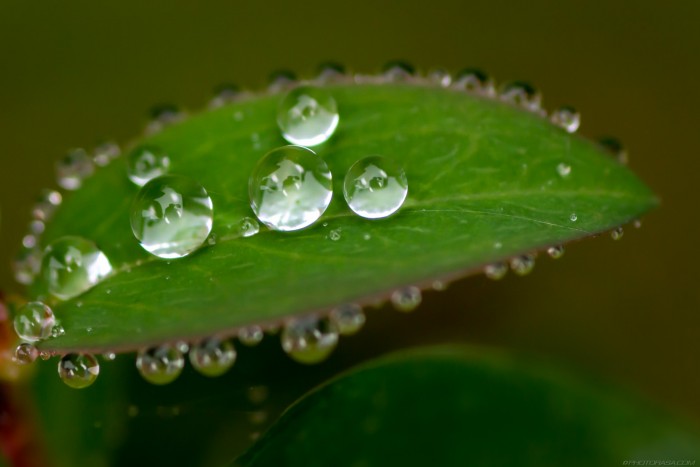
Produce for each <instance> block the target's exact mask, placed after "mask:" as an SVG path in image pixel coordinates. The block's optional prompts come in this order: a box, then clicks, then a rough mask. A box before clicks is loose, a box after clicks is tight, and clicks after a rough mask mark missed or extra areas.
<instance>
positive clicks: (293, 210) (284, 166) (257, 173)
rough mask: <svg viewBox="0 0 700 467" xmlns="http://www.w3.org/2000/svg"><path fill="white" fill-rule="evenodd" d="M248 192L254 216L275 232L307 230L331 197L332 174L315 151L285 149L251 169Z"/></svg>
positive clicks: (324, 208)
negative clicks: (305, 228)
mask: <svg viewBox="0 0 700 467" xmlns="http://www.w3.org/2000/svg"><path fill="white" fill-rule="evenodd" d="M248 191H249V194H250V205H251V207H252V208H253V212H254V213H255V215H256V216H257V217H258V219H260V221H262V223H263V224H265V225H267V226H268V227H270V228H271V229H274V230H282V231H290V230H299V229H303V228H304V227H307V226H309V225H311V224H313V223H314V222H316V220H318V218H319V217H321V214H323V212H324V211H325V210H326V208H327V207H328V204H329V203H330V202H331V197H332V195H333V183H332V176H331V171H330V170H329V169H328V165H327V164H326V162H325V161H324V160H323V159H321V158H320V157H319V156H317V155H316V153H315V152H313V151H312V150H310V149H308V148H304V147H301V146H284V147H281V148H277V149H274V150H273V151H271V152H269V153H267V154H266V155H265V156H264V157H263V158H262V159H260V161H259V162H258V164H257V165H256V166H255V169H253V173H252V175H251V176H250V181H249V186H248Z"/></svg>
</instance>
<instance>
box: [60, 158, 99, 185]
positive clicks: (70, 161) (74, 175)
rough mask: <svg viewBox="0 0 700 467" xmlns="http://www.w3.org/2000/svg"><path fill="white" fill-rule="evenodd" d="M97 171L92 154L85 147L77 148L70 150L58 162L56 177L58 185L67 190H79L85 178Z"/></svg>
mask: <svg viewBox="0 0 700 467" xmlns="http://www.w3.org/2000/svg"><path fill="white" fill-rule="evenodd" d="M94 171H95V166H94V164H93V161H92V159H91V158H90V156H88V155H87V153H86V152H85V150H84V149H80V148H76V149H71V150H70V151H68V154H66V156H65V157H64V158H63V159H61V160H60V161H59V162H58V163H57V164H56V177H57V182H58V185H59V186H60V187H61V188H64V189H66V190H77V189H78V188H80V187H81V186H82V184H83V180H85V179H86V178H87V177H89V176H90V175H92V174H93V173H94Z"/></svg>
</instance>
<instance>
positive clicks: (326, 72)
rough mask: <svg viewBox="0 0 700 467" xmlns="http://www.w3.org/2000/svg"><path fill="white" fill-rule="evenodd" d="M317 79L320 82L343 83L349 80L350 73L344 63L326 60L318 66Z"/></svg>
mask: <svg viewBox="0 0 700 467" xmlns="http://www.w3.org/2000/svg"><path fill="white" fill-rule="evenodd" d="M316 81H317V82H318V83H320V84H330V83H342V82H345V81H348V74H347V72H346V70H345V67H344V66H343V65H340V64H339V63H334V62H325V63H321V64H320V65H319V66H318V75H317V76H316Z"/></svg>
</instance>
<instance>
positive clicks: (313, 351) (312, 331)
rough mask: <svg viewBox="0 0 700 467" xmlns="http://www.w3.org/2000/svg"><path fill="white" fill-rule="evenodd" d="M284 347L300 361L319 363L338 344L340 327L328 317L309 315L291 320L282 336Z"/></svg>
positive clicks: (291, 355) (292, 356) (293, 357)
mask: <svg viewBox="0 0 700 467" xmlns="http://www.w3.org/2000/svg"><path fill="white" fill-rule="evenodd" d="M281 341H282V348H283V349H284V351H285V352H286V353H287V354H288V355H289V356H290V357H291V358H292V359H294V360H296V361H297V362H299V363H305V364H313V363H319V362H321V361H323V360H325V359H326V358H328V356H329V355H330V354H331V352H332V351H333V349H335V346H336V345H337V344H338V329H337V328H336V325H335V323H333V322H332V321H331V320H330V319H328V318H318V317H316V316H308V317H305V318H298V319H294V320H291V321H289V323H287V325H286V326H285V327H284V330H283V331H282V336H281Z"/></svg>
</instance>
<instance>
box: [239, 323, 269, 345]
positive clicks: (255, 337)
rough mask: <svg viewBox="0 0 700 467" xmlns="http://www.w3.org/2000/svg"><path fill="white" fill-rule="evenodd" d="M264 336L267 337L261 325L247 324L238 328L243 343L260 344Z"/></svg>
mask: <svg viewBox="0 0 700 467" xmlns="http://www.w3.org/2000/svg"><path fill="white" fill-rule="evenodd" d="M263 337H265V334H264V333H263V330H262V328H261V327H260V326H256V325H252V326H246V327H244V328H241V329H239V330H238V340H239V341H240V342H241V344H243V345H247V346H249V347H252V346H255V345H258V344H259V343H260V342H262V340H263Z"/></svg>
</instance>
